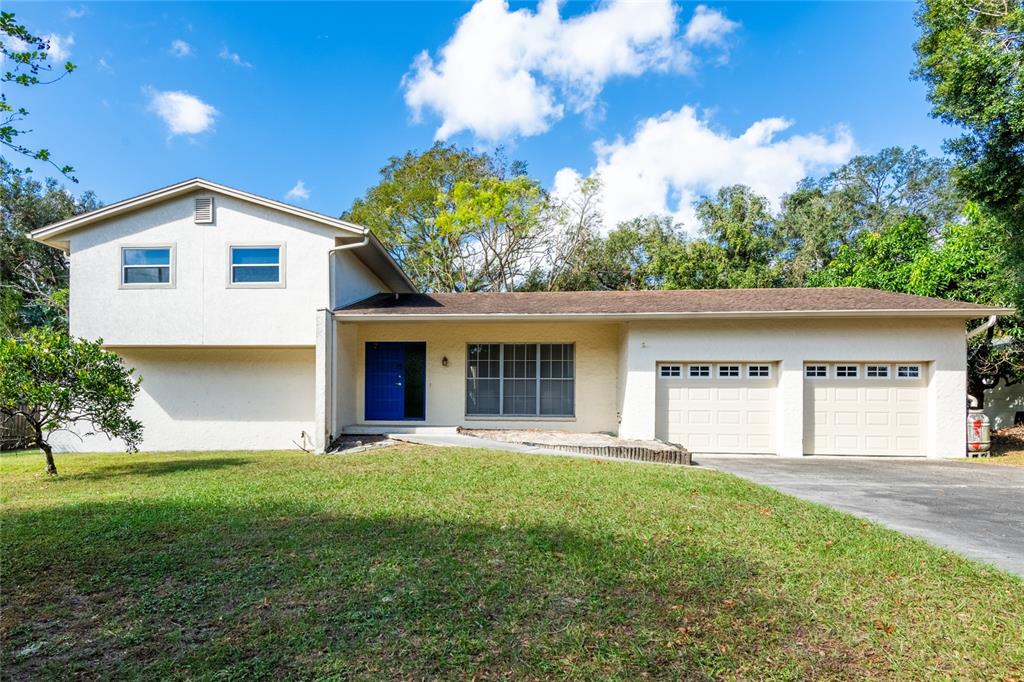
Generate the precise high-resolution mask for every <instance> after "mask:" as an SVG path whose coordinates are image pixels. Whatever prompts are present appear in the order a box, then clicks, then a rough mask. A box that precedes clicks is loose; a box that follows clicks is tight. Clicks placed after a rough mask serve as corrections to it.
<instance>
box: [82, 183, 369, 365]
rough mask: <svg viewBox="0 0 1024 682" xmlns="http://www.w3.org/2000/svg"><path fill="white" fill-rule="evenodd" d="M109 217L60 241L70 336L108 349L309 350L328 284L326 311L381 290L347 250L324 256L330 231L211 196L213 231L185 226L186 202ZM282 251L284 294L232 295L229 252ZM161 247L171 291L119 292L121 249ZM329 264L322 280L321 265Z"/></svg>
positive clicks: (280, 290)
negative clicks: (169, 254)
mask: <svg viewBox="0 0 1024 682" xmlns="http://www.w3.org/2000/svg"><path fill="white" fill-rule="evenodd" d="M209 194H210V193H208V192H200V193H195V194H192V195H186V196H182V197H178V198H175V199H172V200H168V201H167V202H164V203H161V204H158V205H156V206H152V207H148V208H145V209H142V210H139V211H135V212H132V213H129V214H127V215H124V216H121V217H116V218H112V219H111V220H108V221H105V222H103V223H101V224H98V225H95V226H90V227H86V228H83V229H81V230H77V231H75V232H73V233H71V234H70V236H69V238H68V243H69V246H70V258H71V298H70V311H71V315H70V325H71V333H72V334H74V335H76V336H83V337H86V338H102V339H103V340H104V342H105V343H106V344H108V345H110V346H127V345H132V346H141V345H160V346H192V345H219V346H309V347H312V346H313V345H314V344H315V341H316V317H315V315H314V314H313V313H314V311H315V310H317V309H319V308H326V307H328V305H330V304H331V301H329V299H328V291H329V287H330V282H331V281H332V280H333V285H334V293H335V301H334V303H335V305H344V304H345V303H350V302H352V301H357V300H360V299H362V298H365V297H366V296H369V295H371V294H374V293H378V292H381V291H386V288H385V287H384V286H383V285H382V284H381V282H380V280H379V279H378V278H377V277H376V276H375V275H373V274H372V273H371V272H370V271H369V270H368V269H367V268H366V267H365V266H364V265H363V264H362V263H360V262H359V261H358V260H357V259H356V258H355V256H354V255H353V254H352V252H345V251H343V252H341V253H337V254H334V255H333V256H331V255H329V250H330V249H331V248H332V247H334V246H335V245H336V243H337V240H338V239H339V236H340V235H339V233H338V231H337V230H334V229H331V228H330V227H326V226H324V225H321V224H318V223H315V222H313V221H311V220H306V219H304V218H301V217H297V216H293V215H288V214H285V213H281V212H280V211H275V210H273V209H270V208H266V207H262V206H256V205H253V204H251V203H249V202H246V201H241V200H238V199H235V198H232V197H227V196H221V195H215V197H214V198H215V204H214V211H215V215H216V219H215V222H214V223H213V224H208V225H207V224H196V223H195V222H194V220H193V200H194V197H195V196H208V195H209ZM246 244H250V245H257V244H258V245H278V244H279V245H282V246H283V247H284V250H283V254H282V258H283V259H284V260H285V263H284V279H285V282H284V286H267V287H259V288H254V287H246V288H232V287H230V286H229V266H228V249H229V247H230V246H231V245H236V246H237V245H246ZM151 245H171V246H172V247H173V249H174V269H175V272H174V277H173V279H174V285H173V286H172V287H167V288H124V287H122V286H121V279H120V278H121V267H120V266H121V249H122V248H123V247H131V246H151ZM329 262H334V263H336V264H337V268H336V272H335V273H334V276H333V278H329V273H328V263H329Z"/></svg>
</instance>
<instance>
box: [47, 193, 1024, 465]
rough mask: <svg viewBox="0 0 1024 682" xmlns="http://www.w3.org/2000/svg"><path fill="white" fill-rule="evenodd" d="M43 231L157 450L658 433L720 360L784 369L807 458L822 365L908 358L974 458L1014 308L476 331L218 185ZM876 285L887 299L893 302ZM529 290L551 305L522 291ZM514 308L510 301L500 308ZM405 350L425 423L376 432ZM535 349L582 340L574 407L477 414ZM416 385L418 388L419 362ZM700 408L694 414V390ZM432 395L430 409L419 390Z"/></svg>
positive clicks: (778, 301) (384, 259) (759, 295)
mask: <svg viewBox="0 0 1024 682" xmlns="http://www.w3.org/2000/svg"><path fill="white" fill-rule="evenodd" d="M209 196H212V197H213V198H214V220H213V222H212V223H209V224H204V223H197V222H196V216H195V213H194V209H195V201H194V200H195V199H196V198H197V197H209ZM33 236H34V237H35V238H36V239H39V240H40V241H42V242H44V243H47V244H50V245H52V246H55V247H57V248H62V249H66V250H67V251H68V252H69V254H70V260H71V296H70V321H71V332H72V334H74V335H76V336H82V337H87V338H102V339H103V340H104V343H105V344H106V345H107V347H109V348H111V349H112V350H114V351H116V352H117V353H119V354H120V355H121V356H122V357H123V358H124V360H125V361H126V363H127V364H129V365H130V366H132V367H134V368H135V369H136V370H137V372H138V374H139V375H140V376H142V378H143V384H142V391H141V393H140V395H139V397H138V400H137V404H136V406H135V414H136V416H138V417H139V418H140V419H141V420H142V421H143V423H144V426H145V429H146V434H145V441H144V443H143V447H144V448H146V449H149V450H165V449H173V450H183V449H220V448H232V449H271V448H292V447H298V446H303V447H307V446H308V447H312V448H315V449H318V450H322V449H323V448H324V447H325V446H326V445H327V444H328V443H329V442H330V439H331V437H333V436H336V435H338V434H340V433H342V432H343V430H344V429H345V428H346V427H348V428H363V429H367V428H379V429H381V430H382V431H386V430H388V428H393V427H399V426H400V427H410V426H412V427H419V426H422V427H455V426H474V427H482V428H502V427H509V428H536V427H544V428H553V429H562V430H568V431H602V432H607V433H613V434H618V435H620V436H623V437H627V438H641V439H650V438H654V437H655V436H656V434H657V419H658V417H657V415H658V409H659V403H658V391H657V386H658V383H657V377H656V374H657V367H658V364H657V363H659V362H668V363H672V362H675V363H687V362H701V361H703V362H710V363H729V362H733V363H768V364H770V365H771V367H772V368H773V370H772V377H771V380H772V385H773V390H772V398H771V405H770V407H767V408H765V409H761V408H759V412H758V413H759V415H762V416H763V415H764V414H770V415H771V416H772V420H771V421H772V423H773V427H772V428H773V433H772V434H771V439H770V443H771V447H770V449H771V450H772V451H774V452H775V453H776V454H778V455H782V456H787V457H796V456H801V455H803V454H805V453H806V452H807V451H808V449H809V448H808V444H807V443H806V442H805V441H806V439H807V435H806V431H807V430H806V429H805V421H808V416H807V415H808V414H809V413H812V412H809V411H808V405H807V403H806V401H805V397H806V396H805V393H807V383H806V380H805V377H804V365H805V363H809V362H826V363H827V362H832V363H841V362H853V363H858V362H859V363H870V362H881V363H900V362H907V363H915V364H919V365H920V366H921V368H922V372H923V376H922V377H921V385H920V386H919V388H918V389H917V390H918V391H924V393H923V396H924V402H925V403H926V406H925V407H924V408H923V410H922V411H921V412H919V413H918V415H920V414H924V419H925V421H926V425H925V427H924V432H925V433H924V440H925V441H926V446H925V450H926V453H927V455H928V456H930V457H960V456H963V455H964V451H965V420H964V416H965V397H966V367H965V338H964V320H965V319H967V318H970V317H972V316H973V317H978V316H982V315H988V314H995V313H999V314H1003V313H1006V312H1008V311H1007V310H1001V309H1000V310H997V309H990V308H984V307H980V306H974V308H969V306H970V305H971V304H957V305H953V307H948V306H946V303H947V302H944V301H935V300H928V299H921V301H919V303H923V304H930V305H924V306H923V307H921V306H920V305H918V307H916V308H914V304H913V303H906V302H905V301H904V300H903V299H899V301H898V302H897V304H896V305H894V306H890V307H885V306H876V308H875V309H874V310H871V309H868V308H865V307H863V306H861V307H857V306H854V307H848V308H837V309H832V308H795V307H794V306H793V305H791V303H792V301H791V299H792V298H793V297H794V296H798V295H803V294H806V293H807V291H808V290H803V289H801V290H794V291H790V292H785V291H775V292H773V294H772V295H773V296H774V298H773V299H772V300H771V301H769V300H768V299H767V298H766V296H765V294H764V293H763V292H756V293H751V292H749V291H748V292H745V293H743V295H742V296H743V297H746V298H745V299H744V301H746V302H753V303H756V304H758V305H761V307H760V308H747V307H733V308H731V309H722V308H718V309H708V310H704V309H700V308H699V307H698V308H695V309H692V310H687V309H673V310H669V311H656V310H645V307H649V306H646V304H647V303H649V302H650V300H652V299H651V298H650V297H649V296H648V294H647V293H645V292H631V293H630V296H633V297H634V298H631V299H630V300H631V301H633V303H632V304H631V305H634V306H635V307H630V308H629V309H623V310H622V311H619V312H614V311H613V312H608V311H607V310H591V309H590V307H585V308H583V309H572V310H571V311H570V312H568V313H566V312H558V313H552V312H551V310H549V309H548V308H550V307H551V301H553V300H554V299H552V298H550V297H553V296H568V294H554V293H546V294H539V295H534V294H516V295H515V296H516V299H515V300H521V301H534V302H540V301H542V300H543V301H544V303H535V304H534V308H528V309H527V310H528V312H527V313H522V312H501V311H500V310H498V311H497V312H493V311H492V313H486V314H485V313H479V312H478V313H472V314H471V310H472V309H471V308H467V310H469V311H470V313H466V316H465V317H463V318H462V319H460V318H459V317H458V315H456V316H449V317H448V318H447V319H445V316H444V315H433V316H431V315H426V316H422V317H418V318H417V315H420V314H424V313H425V312H426V311H424V310H420V311H416V310H412V311H410V312H409V317H411V318H412V319H409V317H407V318H406V319H403V318H402V316H401V315H386V314H384V313H380V312H376V313H373V314H372V315H370V316H367V317H363V319H360V318H359V315H358V314H357V313H355V312H352V311H351V310H350V309H349V308H345V306H348V305H349V304H353V303H357V302H359V301H365V300H367V299H370V297H373V296H375V295H376V294H386V296H384V295H382V296H377V297H375V298H374V299H372V300H373V301H376V303H375V304H374V305H379V304H380V303H381V302H384V301H399V300H400V297H398V296H393V294H396V293H409V292H412V291H414V287H413V286H412V284H411V283H410V282H409V280H408V278H407V277H406V276H405V274H404V273H402V272H401V271H400V269H399V268H398V266H397V265H396V264H395V263H394V261H393V260H391V258H390V256H389V255H388V254H387V253H386V251H385V249H384V247H383V246H382V245H381V244H380V242H378V241H377V240H376V239H374V238H373V236H372V235H370V234H369V233H368V231H366V230H365V229H363V228H361V227H359V226H357V225H352V224H350V223H345V222H344V221H340V220H337V219H334V218H331V217H329V216H322V215H318V214H314V213H311V212H309V211H306V210H305V209H301V208H298V207H289V206H286V205H283V204H280V203H279V202H274V201H273V200H269V199H265V198H262V197H257V196H255V195H250V194H246V193H244V192H241V191H239V190H234V189H232V188H227V187H225V186H222V185H216V184H214V183H210V182H209V181H205V180H202V179H194V180H190V181H185V182H183V183H179V184H177V185H173V186H170V187H167V188H163V189H161V190H154V192H152V193H148V194H146V195H140V196H139V197H134V198H132V199H127V200H125V201H124V202H119V203H118V204H114V205H111V206H108V207H104V208H102V209H99V210H98V211H96V212H93V213H92V214H86V215H84V216H78V217H74V218H71V219H69V220H68V221H62V222H61V223H56V224H54V225H52V226H48V227H46V228H41V229H40V230H37V231H35V232H34V233H33ZM157 245H160V246H168V245H169V246H171V247H172V249H173V277H172V279H173V282H172V284H171V285H170V286H159V287H153V286H143V287H126V286H124V285H122V283H121V250H122V249H123V248H125V247H133V246H137V247H145V246H157ZM232 245H254V246H255V245H261V246H267V245H280V247H281V254H282V263H281V267H282V271H283V273H284V276H283V282H281V283H275V284H273V285H258V286H244V287H239V286H237V285H232V283H231V282H230V264H229V249H230V247H231V246H232ZM339 247H341V248H342V249H343V250H338V248H339ZM360 249H361V250H360ZM851 292H852V294H851ZM857 292H860V293H864V290H847V291H846V293H845V294H844V295H843V296H838V297H837V296H835V295H834V294H835V293H837V292H835V291H833V290H815V291H814V292H812V293H813V296H812V297H811V298H816V299H821V300H824V301H827V302H828V303H829V304H832V303H834V302H837V305H840V306H841V305H844V303H843V301H850V300H853V299H857V298H858V296H856V295H853V294H857ZM620 293H621V292H620ZM692 293H693V292H691V293H686V292H661V294H663V295H661V296H660V297H659V299H658V300H661V301H664V300H666V296H665V295H664V294H671V297H672V298H673V300H675V299H678V300H679V301H683V300H684V299H686V298H688V297H689V298H690V299H692V298H693V296H692V295H691V294H692ZM696 293H697V294H699V293H700V292H696ZM711 293H715V294H718V293H719V292H703V294H701V296H702V297H703V299H704V300H705V303H707V301H708V300H710V299H711V298H715V297H712V296H710V294H711ZM871 293H872V296H873V297H874V298H877V297H878V296H879V295H882V294H883V293H884V292H871ZM885 295H887V296H890V297H892V296H901V295H895V294H891V293H888V294H885ZM445 296H447V297H448V298H445ZM459 296H463V295H461V294H446V295H444V296H442V295H436V296H431V295H426V294H416V295H415V296H414V297H413V298H416V297H419V298H420V299H422V298H427V299H429V300H427V301H425V304H426V305H428V306H431V311H430V312H433V313H437V312H446V313H447V312H450V311H451V307H452V306H457V305H458V304H459V302H460V301H463V302H464V301H467V300H475V301H480V300H482V298H483V297H486V298H487V300H489V301H492V302H494V301H499V300H500V297H502V296H503V295H501V294H483V295H474V294H466V295H465V296H480V297H481V298H475V299H457V298H455V297H459ZM529 296H537V297H535V298H524V297H529ZM600 296H605V294H604V293H601V292H590V293H588V294H586V298H587V300H591V299H593V300H594V301H595V303H596V297H600ZM544 297H548V298H544ZM635 297H641V298H643V297H647V299H646V300H641V298H635ZM577 298H579V296H578V295H577ZM717 298H723V297H721V296H717ZM726 298H728V297H726ZM804 298H807V296H804ZM859 298H860V299H864V296H860V297H859ZM904 298H906V297H904ZM506 300H507V299H506ZM446 301H447V303H446ZM766 301H767V303H766ZM954 303H955V302H954ZM905 304H906V305H910V308H909V309H908V308H907V307H904V306H905ZM488 305H490V304H488ZM504 305H506V304H505V302H504V301H501V302H500V303H498V305H497V307H498V308H501V307H502V306H504ZM574 305H576V304H574ZM590 305H591V304H588V306H590ZM709 305H710V304H709ZM716 305H718V304H716ZM845 305H849V303H846V304H845ZM765 306H776V307H765ZM965 306H968V307H967V308H965ZM593 307H599V306H597V305H594V306H593ZM350 308H355V309H358V308H360V306H358V305H356V306H350ZM346 311H348V314H347V315H346ZM385 312H387V311H385ZM904 313H906V314H904ZM846 314H849V315H850V316H849V317H844V315H846ZM375 315H376V317H374V316H375ZM874 316H877V317H874ZM545 318H547V319H545ZM398 341H400V342H417V343H423V344H425V349H426V351H425V352H426V357H425V363H426V365H425V367H426V369H425V383H426V391H425V418H424V419H422V420H413V421H410V420H406V421H401V422H398V423H389V422H382V421H371V420H367V419H366V414H365V402H366V400H365V397H366V396H365V384H366V378H365V374H366V371H365V363H366V353H365V348H366V344H367V343H372V342H398ZM531 342H534V343H555V344H573V345H574V347H575V360H574V362H575V364H574V371H575V381H574V384H573V385H574V394H573V395H574V414H573V415H572V416H569V417H539V418H522V417H509V418H496V417H477V416H467V410H466V362H467V359H466V355H467V346H468V345H469V344H472V343H531ZM389 362H390V360H389ZM416 362H417V363H420V355H419V349H418V348H417V350H416ZM419 366H420V365H419V364H417V367H419ZM391 371H392V370H390V369H387V370H384V376H385V379H384V380H382V381H381V383H378V384H375V386H376V387H377V388H378V390H380V387H381V386H383V387H385V388H386V387H389V386H393V385H394V384H391V383H388V382H389V381H391V379H390V378H388V374H387V373H388V372H391ZM403 371H404V370H403ZM402 376H403V377H404V375H402ZM414 376H416V377H419V371H418V370H417V373H416V374H415V375H414ZM677 376H678V375H677ZM397 385H401V384H400V383H399V384H397ZM417 385H418V384H417ZM502 385H503V386H504V384H502ZM547 386H548V387H551V386H552V384H548V385H547ZM720 392H721V390H720ZM921 396H922V394H921V393H920V392H919V393H917V394H915V395H914V398H915V399H919V398H920V397H921ZM736 399H737V400H741V399H742V398H736ZM687 400H690V401H691V407H692V405H693V403H694V401H696V400H697V398H693V397H689V398H687ZM663 402H664V401H663ZM748 402H749V400H748ZM865 402H867V399H865ZM1021 402H1022V401H1021V398H1020V392H1019V391H1014V390H1013V389H1010V390H1004V391H993V392H990V395H989V409H990V412H994V411H995V412H998V414H995V413H993V416H994V422H995V426H1000V425H1003V424H1004V423H1009V422H1010V421H1012V419H1013V413H1014V412H1015V411H1016V410H1017V409H1024V408H1022V407H1019V405H1020V404H1021ZM416 403H417V408H416V409H417V411H418V410H419V409H420V406H419V403H418V394H417V396H416ZM692 409H694V410H697V409H703V408H692ZM730 409H731V408H730ZM819 412H820V411H819ZM678 413H679V411H678V410H676V411H675V412H673V414H678ZM378 414H394V413H393V412H383V413H381V412H378ZM759 418H760V417H759ZM815 419H816V420H817V422H816V423H821V421H820V419H818V418H817V417H815ZM694 423H696V422H694ZM705 423H711V422H705ZM715 423H718V424H728V423H730V422H728V421H726V419H725V418H723V419H722V420H720V421H718V422H715ZM732 423H733V424H735V423H737V422H732ZM744 423H754V422H752V421H751V422H744ZM819 435H820V434H819ZM119 445H120V444H118V443H113V442H110V441H107V440H106V439H97V438H92V437H90V438H86V439H85V440H84V441H83V440H79V439H78V438H77V437H75V436H74V435H71V434H65V435H63V436H61V437H60V438H59V439H58V442H57V446H58V447H59V448H62V449H74V450H95V449H116V448H118V447H119ZM914 451H915V452H917V451H918V449H915V450H914Z"/></svg>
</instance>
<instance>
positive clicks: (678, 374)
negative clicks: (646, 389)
mask: <svg viewBox="0 0 1024 682" xmlns="http://www.w3.org/2000/svg"><path fill="white" fill-rule="evenodd" d="M673 370H674V372H673ZM658 376H659V377H661V378H662V379H681V378H682V376H683V366H682V365H659V369H658Z"/></svg>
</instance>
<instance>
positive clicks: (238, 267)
mask: <svg viewBox="0 0 1024 682" xmlns="http://www.w3.org/2000/svg"><path fill="white" fill-rule="evenodd" d="M283 255H284V246H282V245H280V244H276V245H260V246H231V247H230V248H229V254H228V259H229V267H230V270H231V273H230V276H229V277H230V278H229V281H228V286H232V287H283V286H284V258H283Z"/></svg>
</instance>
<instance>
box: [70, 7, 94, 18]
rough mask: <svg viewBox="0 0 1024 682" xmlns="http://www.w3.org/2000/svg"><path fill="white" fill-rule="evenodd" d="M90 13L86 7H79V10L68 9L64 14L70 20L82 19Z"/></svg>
mask: <svg viewBox="0 0 1024 682" xmlns="http://www.w3.org/2000/svg"><path fill="white" fill-rule="evenodd" d="M88 13H89V11H88V10H87V9H86V8H85V5H79V6H78V8H77V9H75V8H74V7H68V8H67V10H65V12H64V14H66V15H67V17H68V19H81V18H82V17H84V16H85V15H86V14H88Z"/></svg>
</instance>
